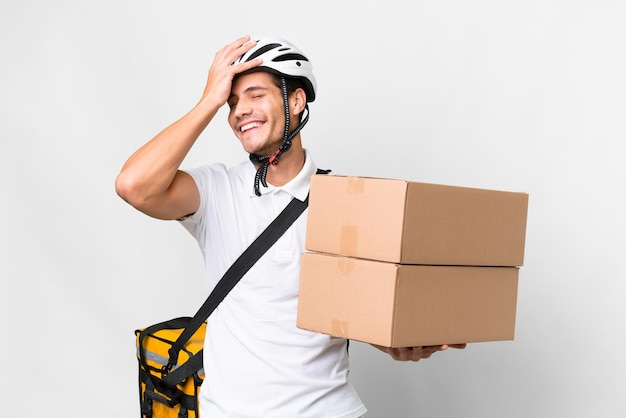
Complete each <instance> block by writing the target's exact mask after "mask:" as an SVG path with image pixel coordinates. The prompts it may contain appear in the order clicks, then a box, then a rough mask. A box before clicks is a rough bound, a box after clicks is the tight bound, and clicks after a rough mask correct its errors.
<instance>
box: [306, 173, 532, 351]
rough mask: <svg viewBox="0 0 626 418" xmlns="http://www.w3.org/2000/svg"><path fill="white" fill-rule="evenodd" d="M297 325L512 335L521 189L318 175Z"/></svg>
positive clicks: (524, 198)
mask: <svg viewBox="0 0 626 418" xmlns="http://www.w3.org/2000/svg"><path fill="white" fill-rule="evenodd" d="M309 199H310V200H309V209H308V211H309V214H308V224H307V237H306V249H307V252H306V253H305V254H303V256H302V271H301V281H300V296H299V306H298V319H297V325H298V327H300V328H304V329H309V330H312V331H318V332H323V333H326V334H330V335H335V336H338V337H344V338H350V339H355V340H360V341H364V342H369V343H373V344H377V345H382V346H387V347H407V346H423V345H439V344H454V343H467V342H479V341H498V340H511V339H513V337H514V328H515V313H516V300H517V282H518V272H519V269H518V267H519V266H521V265H523V257H524V244H525V232H526V213H527V208H528V195H527V194H526V193H514V192H503V191H494V190H485V189H474V188H466V187H456V186H445V185H435V184H427V183H417V182H409V181H403V180H391V179H379V178H366V177H348V176H335V175H316V176H314V177H313V179H312V183H311V192H310V198H309Z"/></svg>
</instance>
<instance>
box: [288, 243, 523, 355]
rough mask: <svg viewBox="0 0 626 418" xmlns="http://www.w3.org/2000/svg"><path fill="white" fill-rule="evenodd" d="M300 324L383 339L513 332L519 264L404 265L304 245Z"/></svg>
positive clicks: (474, 337) (507, 336)
mask: <svg viewBox="0 0 626 418" xmlns="http://www.w3.org/2000/svg"><path fill="white" fill-rule="evenodd" d="M301 269H302V270H301V278H300V294H299V300H298V316H297V326H298V327H299V328H302V329H306V330H310V331H317V332H321V333H325V334H329V335H333V336H336V337H343V338H349V339H354V340H359V341H363V342H368V343H373V344H377V345H382V346H386V347H410V346H422V345H439V344H455V343H471V342H484V341H504V340H512V339H513V338H514V333H515V314H516V307H517V284H518V272H519V269H518V268H516V267H471V266H423V265H401V264H395V263H388V262H380V261H372V260H364V259H358V258H351V257H343V256H335V255H330V254H319V253H312V252H307V253H305V254H303V256H302V266H301Z"/></svg>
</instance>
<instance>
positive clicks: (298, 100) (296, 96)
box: [289, 88, 306, 115]
mask: <svg viewBox="0 0 626 418" xmlns="http://www.w3.org/2000/svg"><path fill="white" fill-rule="evenodd" d="M289 105H290V106H291V113H292V114H294V115H299V114H300V113H302V112H303V111H304V108H305V106H306V93H305V92H304V90H303V89H301V88H298V89H296V90H295V91H294V92H293V93H292V94H291V98H290V99H289Z"/></svg>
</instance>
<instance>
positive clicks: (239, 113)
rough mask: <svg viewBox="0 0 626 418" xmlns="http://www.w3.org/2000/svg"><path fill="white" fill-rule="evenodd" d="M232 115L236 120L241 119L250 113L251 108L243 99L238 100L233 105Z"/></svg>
mask: <svg viewBox="0 0 626 418" xmlns="http://www.w3.org/2000/svg"><path fill="white" fill-rule="evenodd" d="M234 113H235V116H236V117H237V118H241V117H244V116H246V115H249V114H250V113H252V106H250V101H248V100H246V99H244V98H240V99H239V100H238V101H237V104H236V105H235V109H234Z"/></svg>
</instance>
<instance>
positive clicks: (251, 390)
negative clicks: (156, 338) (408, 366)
mask: <svg viewBox="0 0 626 418" xmlns="http://www.w3.org/2000/svg"><path fill="white" fill-rule="evenodd" d="M305 155H306V160H305V164H304V167H303V169H302V170H301V172H300V173H299V174H298V175H297V176H296V177H295V178H294V179H293V180H292V181H290V182H289V183H288V184H286V185H284V186H281V187H273V186H271V185H270V186H269V187H268V188H264V187H262V186H261V192H262V195H261V196H256V195H255V194H254V188H253V184H254V176H255V174H256V170H255V167H254V165H253V164H252V163H251V162H249V161H245V162H243V163H240V164H238V165H236V166H234V167H232V168H230V169H227V168H226V167H225V166H224V165H223V164H213V165H208V166H203V167H200V168H196V169H192V170H188V171H187V172H188V173H189V174H190V175H191V176H192V177H193V179H194V180H195V182H196V185H197V186H198V190H199V192H200V208H199V209H198V211H197V212H196V213H195V214H194V215H192V216H190V217H188V218H187V219H185V220H184V221H181V223H182V224H183V225H184V226H185V228H186V229H187V230H188V231H189V232H191V234H192V235H193V236H194V237H195V238H196V239H197V240H198V243H199V245H200V248H201V250H202V253H203V255H204V260H205V266H206V286H207V295H208V292H210V290H211V289H213V287H214V286H215V284H216V283H217V282H218V281H219V279H220V278H221V277H222V275H223V274H224V273H225V272H226V270H227V269H228V268H229V267H230V265H231V264H232V263H233V262H234V261H235V259H236V258H237V257H238V256H239V255H240V254H241V253H242V252H243V251H244V250H245V249H246V248H247V247H248V245H249V244H250V243H252V241H253V240H254V239H255V238H256V237H257V236H258V235H259V234H260V233H261V232H262V231H263V230H264V229H265V227H266V226H267V225H269V224H270V223H271V221H272V220H274V218H276V216H278V214H279V213H280V212H281V211H282V209H284V208H285V206H287V204H288V203H289V202H290V200H291V199H292V198H294V197H295V198H297V199H299V200H304V199H305V198H306V196H307V194H308V191H309V185H310V178H311V176H312V175H313V174H314V173H315V171H316V167H315V164H314V163H313V161H312V160H311V157H310V155H309V153H308V152H307V151H305ZM306 214H307V212H306V211H305V212H304V213H303V214H302V215H301V216H300V218H298V219H297V220H296V222H295V223H294V224H293V225H292V226H291V227H290V228H289V229H288V230H287V232H286V233H285V235H283V236H282V237H281V238H280V239H279V240H278V241H277V242H276V243H275V244H274V245H273V246H272V248H270V249H269V251H268V252H267V253H266V254H265V255H264V256H263V257H262V258H261V259H260V260H259V261H257V263H256V264H255V265H254V266H253V267H252V268H251V269H250V271H249V272H248V273H247V274H246V275H245V276H244V277H243V278H242V279H241V281H239V283H238V284H237V285H236V286H235V288H234V289H233V290H232V291H231V292H230V293H229V294H228V296H227V297H226V299H224V301H223V302H222V303H221V305H220V306H219V307H218V308H217V309H216V310H215V311H214V312H213V314H212V315H211V316H210V318H209V322H208V324H209V326H208V327H207V335H206V340H205V350H204V371H205V374H206V377H205V380H204V383H203V385H202V389H201V401H200V404H201V407H200V416H201V417H211V418H215V417H225V418H226V417H228V418H239V417H256V418H273V417H276V418H294V417H311V418H324V417H329V418H330V417H336V418H339V417H342V418H352V417H360V416H361V415H363V414H364V413H365V412H366V409H365V407H364V405H363V403H362V402H361V400H360V399H359V397H358V395H357V394H356V392H355V391H354V389H353V388H352V386H351V385H350V383H349V382H348V356H347V351H346V341H345V340H344V339H340V338H333V337H329V336H326V335H323V334H320V333H314V332H309V331H305V330H301V329H299V328H297V327H296V311H297V302H298V290H299V281H300V258H301V255H302V252H303V251H304V238H305V233H306Z"/></svg>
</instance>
